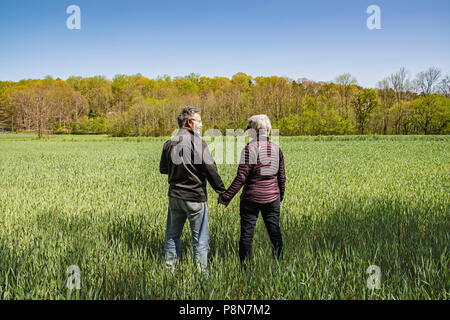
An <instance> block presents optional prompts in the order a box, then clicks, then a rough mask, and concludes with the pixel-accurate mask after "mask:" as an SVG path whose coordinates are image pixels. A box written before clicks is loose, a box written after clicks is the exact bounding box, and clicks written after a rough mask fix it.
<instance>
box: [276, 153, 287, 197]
mask: <svg viewBox="0 0 450 320" xmlns="http://www.w3.org/2000/svg"><path fill="white" fill-rule="evenodd" d="M278 188H280V200H281V201H283V198H284V191H285V188H286V171H285V168H284V155H283V152H282V151H281V149H280V167H279V169H278Z"/></svg>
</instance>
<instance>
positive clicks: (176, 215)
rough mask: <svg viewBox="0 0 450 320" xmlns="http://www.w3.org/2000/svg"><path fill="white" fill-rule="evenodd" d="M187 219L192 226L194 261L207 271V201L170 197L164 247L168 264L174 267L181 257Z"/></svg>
mask: <svg viewBox="0 0 450 320" xmlns="http://www.w3.org/2000/svg"><path fill="white" fill-rule="evenodd" d="M186 219H188V220H189V224H190V227H191V234H192V244H193V247H194V261H195V263H196V264H197V265H198V266H199V268H200V269H201V270H202V271H205V272H207V260H208V250H209V228H208V206H207V203H206V202H192V201H186V200H181V199H177V198H173V197H169V209H168V214H167V229H166V244H165V247H164V255H165V259H166V265H167V266H168V267H170V268H172V269H173V268H174V267H175V264H176V262H177V260H179V259H180V258H181V234H182V232H183V227H184V223H185V222H186Z"/></svg>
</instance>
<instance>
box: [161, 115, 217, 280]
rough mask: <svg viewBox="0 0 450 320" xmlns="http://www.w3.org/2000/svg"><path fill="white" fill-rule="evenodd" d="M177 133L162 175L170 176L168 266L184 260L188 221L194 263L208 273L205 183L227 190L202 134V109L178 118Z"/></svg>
mask: <svg viewBox="0 0 450 320" xmlns="http://www.w3.org/2000/svg"><path fill="white" fill-rule="evenodd" d="M178 125H179V127H180V129H179V131H178V133H177V134H176V135H175V136H174V137H173V138H172V139H171V140H169V141H167V142H166V143H165V144H164V147H163V152H162V155H161V161H160V172H161V173H162V174H168V181H169V185H170V187H169V209H168V215H167V230H166V243H165V247H164V254H165V259H166V265H167V266H168V267H170V268H171V270H172V271H173V270H174V267H175V264H176V262H177V260H179V259H180V258H181V239H180V237H181V233H182V232H183V227H184V223H185V222H186V219H188V220H189V223H190V227H191V233H192V242H193V247H194V248H193V249H194V261H195V263H196V264H197V265H198V266H199V268H200V269H201V270H202V271H204V272H206V273H207V258H208V250H209V228H208V207H207V194H206V180H208V182H209V183H210V184H211V186H212V188H213V189H214V190H215V191H216V192H217V193H219V194H220V193H222V192H224V191H225V187H224V185H223V182H222V179H221V178H220V176H219V174H218V172H217V166H216V163H215V161H214V158H213V157H212V156H211V153H210V151H209V149H208V146H207V145H206V143H205V141H203V140H202V139H201V138H200V137H199V135H200V134H201V128H202V120H201V117H200V109H198V108H194V107H192V106H187V107H185V108H183V110H181V112H180V114H179V115H178Z"/></svg>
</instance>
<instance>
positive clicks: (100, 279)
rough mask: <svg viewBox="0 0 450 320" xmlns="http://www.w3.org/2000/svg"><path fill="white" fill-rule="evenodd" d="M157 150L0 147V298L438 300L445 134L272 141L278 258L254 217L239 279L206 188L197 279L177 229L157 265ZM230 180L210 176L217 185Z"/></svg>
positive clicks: (226, 217) (225, 219) (229, 172)
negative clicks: (206, 254) (205, 228)
mask: <svg viewBox="0 0 450 320" xmlns="http://www.w3.org/2000/svg"><path fill="white" fill-rule="evenodd" d="M164 141H165V139H163V138H108V137H106V136H57V137H50V138H46V139H44V140H42V141H38V140H35V139H34V138H33V136H30V135H14V134H7V135H0V299H66V298H68V299H74V298H75V299H78V298H80V299H449V298H450V274H449V270H448V267H449V263H450V256H449V249H450V248H448V245H449V243H450V233H449V231H450V215H449V212H450V208H449V191H450V136H430V137H425V136H398V137H393V136H387V137H380V136H364V137H362V136H344V137H286V138H284V137H282V138H281V141H280V145H281V148H282V150H283V151H284V155H285V161H286V175H287V185H286V196H285V200H284V201H283V203H282V207H281V222H280V226H281V230H282V233H283V240H284V243H285V252H284V257H283V259H282V260H281V261H280V262H279V263H277V262H276V261H274V260H272V256H271V251H270V243H269V238H268V235H267V232H266V230H265V227H264V225H263V222H262V219H261V218H260V219H259V220H258V224H257V227H256V234H255V238H254V244H253V250H254V261H253V263H252V265H251V266H250V268H249V269H247V270H245V271H242V272H240V271H239V269H238V265H239V260H238V255H237V249H238V240H239V198H238V197H236V198H235V199H233V201H232V202H231V204H230V206H228V207H227V208H224V207H223V206H219V205H218V204H217V200H216V198H217V197H216V194H215V193H214V192H213V191H212V189H211V188H210V187H208V188H209V205H208V206H209V226H210V235H211V238H210V247H211V251H210V261H209V269H210V276H209V278H208V279H205V278H204V277H203V276H202V275H201V274H199V272H197V270H196V268H195V266H194V264H193V262H192V245H191V241H190V230H189V228H188V227H187V225H186V226H185V230H184V233H183V254H184V260H183V261H182V262H181V263H180V264H179V265H178V268H177V270H176V272H175V274H174V275H172V274H171V273H169V272H167V271H166V269H165V267H164V259H163V258H164V257H163V247H164V237H165V225H166V215H167V189H168V184H167V176H163V175H161V174H159V157H160V153H161V150H162V144H163V142H164ZM236 168H237V166H236V165H230V164H222V165H219V172H220V174H221V175H222V177H223V180H224V182H225V185H226V186H228V185H229V184H230V183H231V181H232V179H233V178H234V174H235V172H236ZM70 265H77V266H79V268H80V270H81V289H80V290H73V291H72V290H69V289H68V288H67V287H66V281H67V274H66V270H67V267H68V266H70ZM370 265H377V266H379V267H380V269H381V289H379V290H371V289H368V288H367V286H366V282H367V278H368V277H369V274H367V273H366V270H367V268H368V267H369V266H370Z"/></svg>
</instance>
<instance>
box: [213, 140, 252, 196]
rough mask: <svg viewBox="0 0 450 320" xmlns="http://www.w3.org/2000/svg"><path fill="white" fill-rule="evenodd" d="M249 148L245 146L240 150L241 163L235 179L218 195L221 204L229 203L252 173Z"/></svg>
mask: <svg viewBox="0 0 450 320" xmlns="http://www.w3.org/2000/svg"><path fill="white" fill-rule="evenodd" d="M249 149H250V148H249V146H248V145H247V146H245V148H244V150H242V154H241V161H240V163H239V166H238V170H237V174H236V177H235V178H234V180H233V182H232V183H231V185H230V187H229V188H228V189H227V191H225V192H223V193H221V194H220V199H221V200H222V201H223V202H230V201H231V199H233V197H234V196H235V195H236V193H238V191H239V190H240V189H241V188H242V186H243V185H244V184H245V182H246V181H247V178H248V176H249V174H250V172H251V171H252V168H253V166H254V164H251V163H250V161H249V158H250V151H249Z"/></svg>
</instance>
